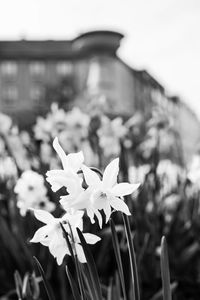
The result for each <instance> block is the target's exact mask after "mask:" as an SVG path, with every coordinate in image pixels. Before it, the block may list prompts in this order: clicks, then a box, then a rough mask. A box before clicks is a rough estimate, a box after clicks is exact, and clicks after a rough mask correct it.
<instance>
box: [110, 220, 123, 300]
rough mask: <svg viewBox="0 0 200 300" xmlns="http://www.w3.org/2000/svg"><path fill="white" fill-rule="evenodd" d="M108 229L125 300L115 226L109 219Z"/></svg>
mask: <svg viewBox="0 0 200 300" xmlns="http://www.w3.org/2000/svg"><path fill="white" fill-rule="evenodd" d="M110 227H111V231H112V241H113V248H114V252H115V257H116V261H117V266H118V270H119V276H120V281H121V286H122V291H123V295H124V299H125V300H126V299H127V298H126V288H125V281H124V272H123V267H122V260H121V254H120V246H119V241H118V237H117V232H116V230H115V224H114V222H113V220H112V219H110Z"/></svg>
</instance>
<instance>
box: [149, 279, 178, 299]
mask: <svg viewBox="0 0 200 300" xmlns="http://www.w3.org/2000/svg"><path fill="white" fill-rule="evenodd" d="M177 286H178V283H177V282H173V283H172V284H170V290H171V293H173V292H174V290H175V289H176V288H177ZM162 296H163V290H160V291H158V292H157V293H156V294H155V295H154V296H153V297H152V298H151V299H150V300H160V299H162Z"/></svg>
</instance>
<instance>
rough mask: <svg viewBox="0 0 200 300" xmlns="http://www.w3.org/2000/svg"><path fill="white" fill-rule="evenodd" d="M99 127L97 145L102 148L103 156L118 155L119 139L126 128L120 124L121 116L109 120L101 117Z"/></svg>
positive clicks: (125, 131) (119, 148)
mask: <svg viewBox="0 0 200 300" xmlns="http://www.w3.org/2000/svg"><path fill="white" fill-rule="evenodd" d="M101 123H102V124H101V127H100V128H99V130H98V132H97V133H98V136H99V145H100V147H101V148H102V149H103V152H104V154H105V156H107V157H109V156H115V157H116V156H118V155H119V153H120V151H121V146H120V140H121V139H122V138H124V136H125V135H126V133H127V128H126V127H125V126H124V125H123V124H122V123H123V121H122V119H121V118H115V119H114V120H110V119H109V118H107V117H105V116H104V117H103V118H102V122H101Z"/></svg>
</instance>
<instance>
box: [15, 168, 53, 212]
mask: <svg viewBox="0 0 200 300" xmlns="http://www.w3.org/2000/svg"><path fill="white" fill-rule="evenodd" d="M14 191H15V193H16V194H17V207H18V208H19V210H20V214H21V215H22V216H25V215H26V213H27V210H28V209H29V208H30V207H32V208H42V209H45V210H47V211H53V210H54V209H55V204H54V203H53V202H50V201H49V199H48V197H47V195H46V193H47V189H46V187H45V185H44V178H43V176H42V175H40V174H38V173H36V172H34V171H31V170H27V171H25V172H23V173H22V175H21V177H20V178H19V179H18V181H17V184H16V186H15V189H14Z"/></svg>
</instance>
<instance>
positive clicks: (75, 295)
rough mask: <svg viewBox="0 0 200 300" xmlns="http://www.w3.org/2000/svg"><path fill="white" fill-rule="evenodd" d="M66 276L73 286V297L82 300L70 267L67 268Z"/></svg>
mask: <svg viewBox="0 0 200 300" xmlns="http://www.w3.org/2000/svg"><path fill="white" fill-rule="evenodd" d="M66 274H67V277H68V280H69V284H70V286H71V290H72V294H73V297H74V299H75V300H82V298H81V296H80V294H79V291H78V287H77V285H76V282H75V281H74V279H73V277H72V275H71V273H70V271H69V269H68V267H67V266H66Z"/></svg>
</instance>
